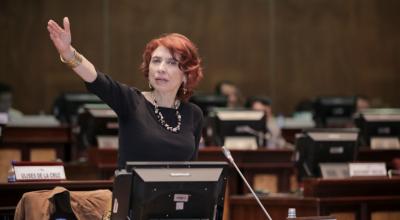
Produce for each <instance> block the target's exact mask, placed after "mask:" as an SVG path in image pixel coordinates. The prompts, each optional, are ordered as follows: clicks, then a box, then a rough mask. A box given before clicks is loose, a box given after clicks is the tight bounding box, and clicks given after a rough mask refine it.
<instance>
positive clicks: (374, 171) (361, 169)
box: [349, 163, 387, 176]
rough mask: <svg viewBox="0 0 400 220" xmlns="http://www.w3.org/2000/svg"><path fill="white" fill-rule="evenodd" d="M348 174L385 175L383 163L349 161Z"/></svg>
mask: <svg viewBox="0 0 400 220" xmlns="http://www.w3.org/2000/svg"><path fill="white" fill-rule="evenodd" d="M349 173H350V176H386V175H387V170H386V164H385V163H349Z"/></svg>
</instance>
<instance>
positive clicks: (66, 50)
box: [47, 17, 74, 60]
mask: <svg viewBox="0 0 400 220" xmlns="http://www.w3.org/2000/svg"><path fill="white" fill-rule="evenodd" d="M63 23H64V29H63V28H61V27H60V26H59V25H58V24H57V23H56V22H55V21H53V20H49V22H48V23H47V30H48V31H49V34H50V38H51V40H52V41H53V44H54V46H55V47H56V49H57V51H58V53H60V55H61V56H62V57H63V58H64V59H65V60H69V59H70V58H71V57H72V56H73V54H74V49H73V48H72V46H71V30H70V24H69V20H68V17H64V19H63Z"/></svg>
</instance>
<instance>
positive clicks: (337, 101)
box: [314, 96, 356, 127]
mask: <svg viewBox="0 0 400 220" xmlns="http://www.w3.org/2000/svg"><path fill="white" fill-rule="evenodd" d="M355 111H356V97H352V96H350V97H333V96H332V97H331V96H326V97H319V98H317V99H316V100H315V102H314V120H315V123H316V124H317V127H349V125H350V124H352V121H353V114H354V112H355Z"/></svg>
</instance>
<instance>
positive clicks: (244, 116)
mask: <svg viewBox="0 0 400 220" xmlns="http://www.w3.org/2000/svg"><path fill="white" fill-rule="evenodd" d="M209 116H210V121H211V122H210V126H209V128H207V129H208V130H209V131H208V135H210V136H211V137H212V139H213V140H214V142H215V144H216V145H217V146H226V147H228V148H229V146H227V145H230V144H233V145H237V147H238V148H242V147H243V148H246V146H245V145H247V143H251V140H254V143H255V145H256V147H259V146H265V133H266V131H267V127H266V116H265V113H264V112H263V111H257V110H250V109H230V108H216V109H213V111H212V112H210V115H209ZM248 140H250V141H248ZM227 142H229V144H228V143H227ZM232 148H236V146H233V147H232ZM251 148H253V147H251Z"/></svg>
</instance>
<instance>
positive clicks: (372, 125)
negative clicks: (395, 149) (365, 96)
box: [355, 109, 400, 147]
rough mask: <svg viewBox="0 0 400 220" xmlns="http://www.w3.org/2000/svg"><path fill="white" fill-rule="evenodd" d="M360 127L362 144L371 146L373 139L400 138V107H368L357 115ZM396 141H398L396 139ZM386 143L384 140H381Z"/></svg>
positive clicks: (357, 123)
mask: <svg viewBox="0 0 400 220" xmlns="http://www.w3.org/2000/svg"><path fill="white" fill-rule="evenodd" d="M355 122H356V125H357V127H358V128H359V129H360V145H361V146H364V147H367V146H368V147H370V146H371V140H373V139H381V140H385V138H394V139H397V144H396V143H394V145H398V141H399V139H400V109H366V110H363V111H362V112H360V113H359V114H358V115H357V116H356V120H355ZM395 142H396V141H395ZM380 143H381V144H385V142H384V141H381V142H380ZM380 147H384V146H380Z"/></svg>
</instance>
